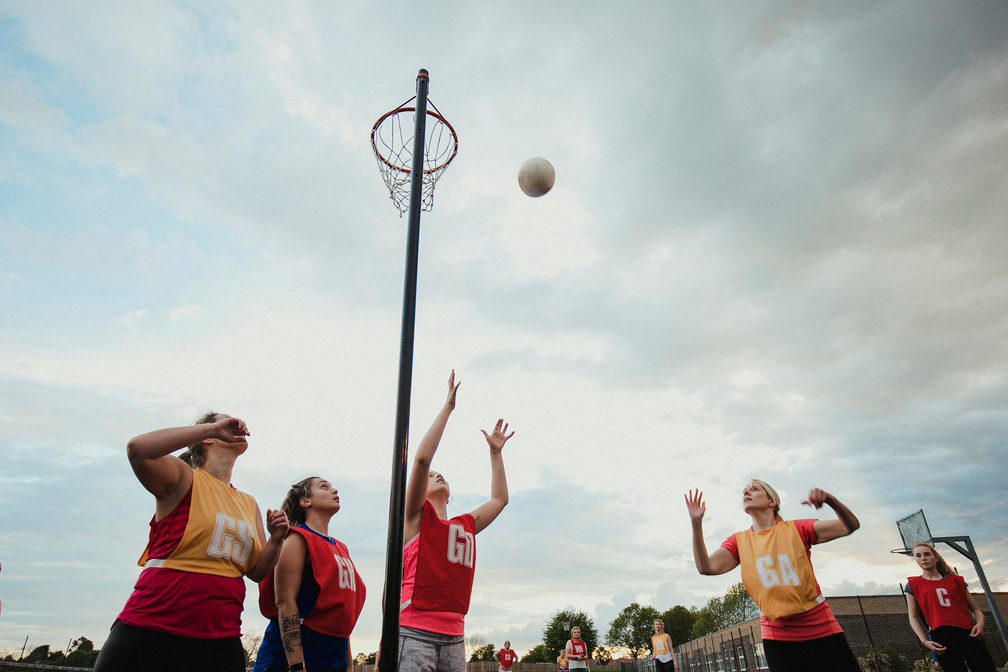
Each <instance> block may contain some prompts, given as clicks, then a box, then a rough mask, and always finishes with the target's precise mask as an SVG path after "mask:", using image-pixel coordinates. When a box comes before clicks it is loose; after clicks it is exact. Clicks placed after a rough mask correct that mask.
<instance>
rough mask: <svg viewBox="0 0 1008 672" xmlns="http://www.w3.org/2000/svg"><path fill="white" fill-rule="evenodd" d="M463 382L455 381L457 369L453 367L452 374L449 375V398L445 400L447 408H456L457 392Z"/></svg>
mask: <svg viewBox="0 0 1008 672" xmlns="http://www.w3.org/2000/svg"><path fill="white" fill-rule="evenodd" d="M461 384H462V381H461V380H460V381H459V382H458V383H456V382H455V369H452V372H451V375H450V376H448V398H447V399H445V402H444V405H445V408H447V409H449V410H454V409H455V393H456V392H458V388H459V385H461Z"/></svg>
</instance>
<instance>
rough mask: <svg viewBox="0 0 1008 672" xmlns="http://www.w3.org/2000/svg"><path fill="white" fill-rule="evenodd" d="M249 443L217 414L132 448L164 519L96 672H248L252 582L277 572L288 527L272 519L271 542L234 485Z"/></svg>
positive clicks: (237, 425)
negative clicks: (244, 638)
mask: <svg viewBox="0 0 1008 672" xmlns="http://www.w3.org/2000/svg"><path fill="white" fill-rule="evenodd" d="M248 434H249V431H248V427H246V426H245V423H244V422H242V421H241V420H239V419H238V418H232V417H231V416H229V415H224V414H223V413H207V414H206V415H204V416H203V417H202V418H200V419H199V420H197V421H196V423H195V424H193V425H190V426H188V427H170V428H168V429H159V430H155V431H153V432H148V433H147V434H142V435H140V436H137V437H134V438H132V439H130V441H129V443H128V444H127V446H126V456H127V457H128V458H129V462H130V466H131V467H132V468H133V473H134V474H136V477H137V480H138V481H140V484H141V485H142V486H143V487H144V488H145V489H146V490H147V491H148V492H150V493H151V494H152V495H154V500H155V508H154V518H153V519H152V520H151V523H150V536H149V538H148V542H147V548H146V549H145V550H144V552H143V555H142V556H141V557H140V561H139V564H140V565H141V566H142V567H143V568H144V569H143V571H142V572H140V577H139V578H138V579H137V582H136V586H135V587H134V589H133V594H132V595H131V596H130V598H129V599H128V600H127V601H126V606H125V607H124V608H123V610H122V612H121V613H120V614H119V618H118V619H116V622H115V623H114V624H113V625H112V630H111V632H110V633H109V637H108V640H107V641H106V642H105V645H104V646H102V648H101V653H100V654H99V655H98V660H97V661H95V667H94V669H95V672H120V671H122V672H162V671H163V672H174V671H177V670H186V671H187V672H202V671H204V670H206V671H207V672H211V671H212V672H244V670H245V651H244V649H243V648H242V645H241V612H242V607H243V602H244V600H245V578H244V577H246V576H247V577H248V578H250V579H252V580H253V581H256V582H258V581H261V580H263V579H265V578H266V577H267V576H268V575H269V573H270V572H272V571H273V567H274V565H276V561H277V558H278V557H279V555H280V546H281V544H282V543H283V538H284V535H285V534H287V527H288V525H287V516H286V514H284V512H283V511H267V512H266V531H268V532H269V540H268V541H267V539H266V534H265V533H264V531H263V519H262V515H260V513H259V506H258V505H257V504H256V501H255V499H253V498H252V496H251V495H247V494H245V493H244V492H240V491H239V490H236V489H235V488H233V487H232V486H231V471H232V469H233V468H234V463H235V460H237V459H238V457H239V456H241V455H242V454H243V453H244V452H245V451H246V450H247V449H248V442H247V441H246V439H245V437H246V436H248ZM183 448H186V452H184V453H182V455H181V456H180V457H176V456H174V455H172V453H174V452H175V451H177V450H182V449H183Z"/></svg>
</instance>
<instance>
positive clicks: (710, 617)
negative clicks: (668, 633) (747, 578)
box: [690, 583, 759, 639]
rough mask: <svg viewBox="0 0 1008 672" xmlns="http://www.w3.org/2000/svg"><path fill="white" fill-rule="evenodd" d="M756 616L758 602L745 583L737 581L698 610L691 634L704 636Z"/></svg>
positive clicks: (757, 614)
mask: <svg viewBox="0 0 1008 672" xmlns="http://www.w3.org/2000/svg"><path fill="white" fill-rule="evenodd" d="M756 616H759V609H758V608H757V607H756V603H755V602H753V601H752V598H751V597H749V593H748V592H747V591H746V589H745V585H743V584H742V583H736V584H735V585H733V586H731V587H730V588H728V590H726V591H725V594H724V595H722V596H720V597H712V598H711V599H709V600H707V604H706V605H704V607H703V608H702V609H700V610H699V611H698V612H697V618H696V620H695V621H694V622H693V629H692V631H691V633H690V635H691V636H692V637H693V638H694V639H696V638H697V637H703V636H704V635H706V634H709V633H712V632H716V631H718V630H723V629H724V628H730V627H731V626H733V625H738V624H739V623H743V622H745V621H748V620H749V619H750V618H755V617H756Z"/></svg>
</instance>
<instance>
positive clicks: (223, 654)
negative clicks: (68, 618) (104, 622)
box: [93, 621, 245, 672]
mask: <svg viewBox="0 0 1008 672" xmlns="http://www.w3.org/2000/svg"><path fill="white" fill-rule="evenodd" d="M179 670H186V671H187V672H204V671H205V672H245V649H243V648H242V644H241V638H239V637H228V638H225V639H195V638H193V637H182V636H181V635H173V634H171V633H167V632H159V631H157V630H143V629H142V628H135V627H133V626H132V625H126V624H125V623H123V622H122V621H116V622H115V623H113V624H112V630H111V631H110V632H109V637H108V639H107V640H105V644H104V646H102V647H101V651H100V652H99V653H98V660H96V661H95V666H94V671H93V672H177V671H179Z"/></svg>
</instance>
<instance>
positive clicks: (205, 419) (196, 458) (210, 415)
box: [179, 411, 220, 469]
mask: <svg viewBox="0 0 1008 672" xmlns="http://www.w3.org/2000/svg"><path fill="white" fill-rule="evenodd" d="M218 416H220V413H217V412H216V411H207V412H206V413H204V414H203V415H201V416H200V417H199V418H197V419H196V422H194V423H192V424H194V425H209V424H212V423H215V422H217V420H219V419H220V418H219V417H218ZM179 458H180V459H181V460H182V461H183V462H185V463H186V464H188V465H189V466H190V467H192V468H193V469H199V468H200V467H202V466H203V465H204V464H206V451H204V450H203V443H202V442H199V443H194V444H193V445H191V446H189V447H188V448H186V450H185V452H184V453H182V454H181V455H179Z"/></svg>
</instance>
